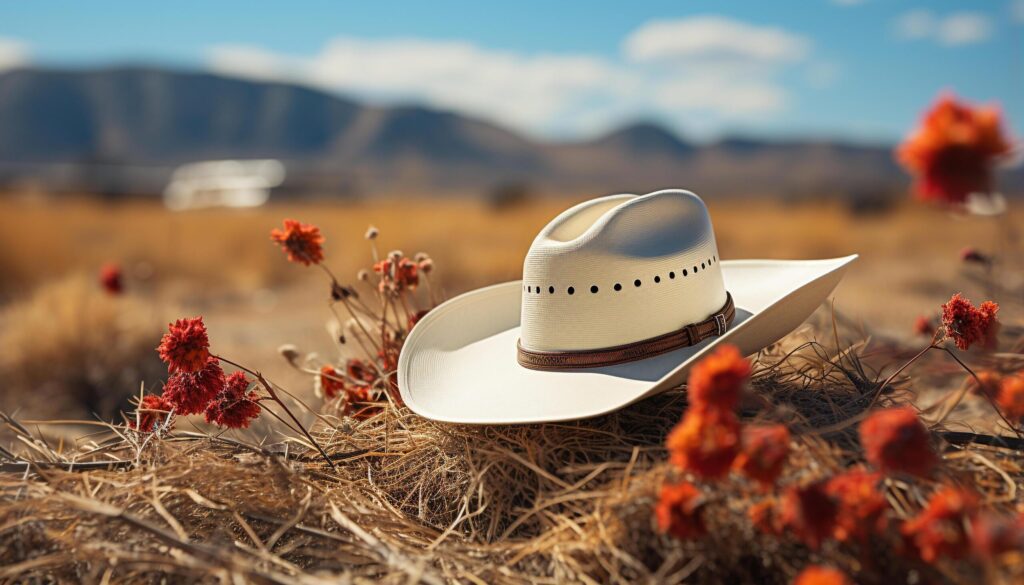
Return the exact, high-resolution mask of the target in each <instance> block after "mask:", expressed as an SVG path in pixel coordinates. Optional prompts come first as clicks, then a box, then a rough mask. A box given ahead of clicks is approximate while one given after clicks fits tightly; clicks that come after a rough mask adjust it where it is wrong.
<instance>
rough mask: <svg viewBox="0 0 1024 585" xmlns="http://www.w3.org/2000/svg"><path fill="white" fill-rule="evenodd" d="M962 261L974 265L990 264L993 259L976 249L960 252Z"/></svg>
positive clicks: (965, 249)
mask: <svg viewBox="0 0 1024 585" xmlns="http://www.w3.org/2000/svg"><path fill="white" fill-rule="evenodd" d="M960 260H961V261H962V262H970V263H974V264H988V263H989V262H991V261H992V259H991V258H989V257H988V256H986V255H985V254H982V253H981V252H979V251H978V250H977V249H976V248H964V249H963V250H960Z"/></svg>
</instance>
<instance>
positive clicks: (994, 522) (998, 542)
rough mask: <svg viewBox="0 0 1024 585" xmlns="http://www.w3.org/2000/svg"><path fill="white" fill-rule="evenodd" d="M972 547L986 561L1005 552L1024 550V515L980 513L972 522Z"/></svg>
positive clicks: (976, 554)
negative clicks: (1013, 516)
mask: <svg viewBox="0 0 1024 585" xmlns="http://www.w3.org/2000/svg"><path fill="white" fill-rule="evenodd" d="M971 548H972V549H973V550H974V554H975V556H977V557H978V558H980V559H982V560H986V561H990V560H992V559H994V558H995V557H997V556H999V555H1001V554H1003V553H1008V552H1012V551H1019V550H1024V516H1018V517H1017V518H1011V517H1009V516H1004V515H1001V514H994V513H992V512H986V513H981V514H978V515H977V516H976V517H975V518H974V519H973V520H972V522H971Z"/></svg>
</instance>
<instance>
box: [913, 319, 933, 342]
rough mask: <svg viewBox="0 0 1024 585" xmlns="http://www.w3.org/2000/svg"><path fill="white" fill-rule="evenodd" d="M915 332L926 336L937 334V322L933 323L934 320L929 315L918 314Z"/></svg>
mask: <svg viewBox="0 0 1024 585" xmlns="http://www.w3.org/2000/svg"><path fill="white" fill-rule="evenodd" d="M914 333H917V334H918V335H921V336H925V337H931V336H932V335H935V324H934V323H932V320H931V319H929V318H928V317H926V316H924V315H918V317H917V319H916V320H915V321H914Z"/></svg>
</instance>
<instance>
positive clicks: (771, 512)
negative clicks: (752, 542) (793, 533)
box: [747, 499, 782, 536]
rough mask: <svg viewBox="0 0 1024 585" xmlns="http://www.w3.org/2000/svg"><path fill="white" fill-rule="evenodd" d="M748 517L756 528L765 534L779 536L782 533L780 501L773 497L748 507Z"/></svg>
mask: <svg viewBox="0 0 1024 585" xmlns="http://www.w3.org/2000/svg"><path fill="white" fill-rule="evenodd" d="M747 517H748V518H750V523H751V524H752V525H753V526H754V528H756V529H758V530H760V531H761V532H763V533H765V534H771V535H772V536H778V535H779V534H782V526H781V523H780V521H779V512H778V502H776V501H775V500H772V499H768V500H762V501H760V502H758V503H756V504H754V505H753V506H751V507H750V508H747Z"/></svg>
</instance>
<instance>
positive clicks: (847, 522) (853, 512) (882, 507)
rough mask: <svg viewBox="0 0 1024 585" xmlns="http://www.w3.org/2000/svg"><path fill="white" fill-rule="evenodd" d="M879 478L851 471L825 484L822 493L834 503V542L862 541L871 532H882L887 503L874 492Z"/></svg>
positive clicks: (859, 470)
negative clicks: (827, 494)
mask: <svg viewBox="0 0 1024 585" xmlns="http://www.w3.org/2000/svg"><path fill="white" fill-rule="evenodd" d="M880 479H881V476H879V474H877V473H871V472H868V471H865V470H863V469H852V470H850V471H847V472H845V473H842V474H840V475H837V476H835V477H833V478H832V479H830V480H829V481H828V483H827V484H826V485H825V490H826V491H827V492H828V493H829V495H831V496H832V497H833V498H834V499H835V500H836V503H837V504H838V508H837V510H836V529H835V538H836V540H838V541H840V542H845V541H847V540H851V539H856V540H859V541H861V542H865V541H867V539H868V538H869V537H870V536H871V534H872V533H881V532H884V530H885V527H886V516H885V512H886V510H887V509H888V507H889V504H888V502H886V500H885V496H883V495H882V493H881V492H879V491H878V482H879V480H880Z"/></svg>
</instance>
